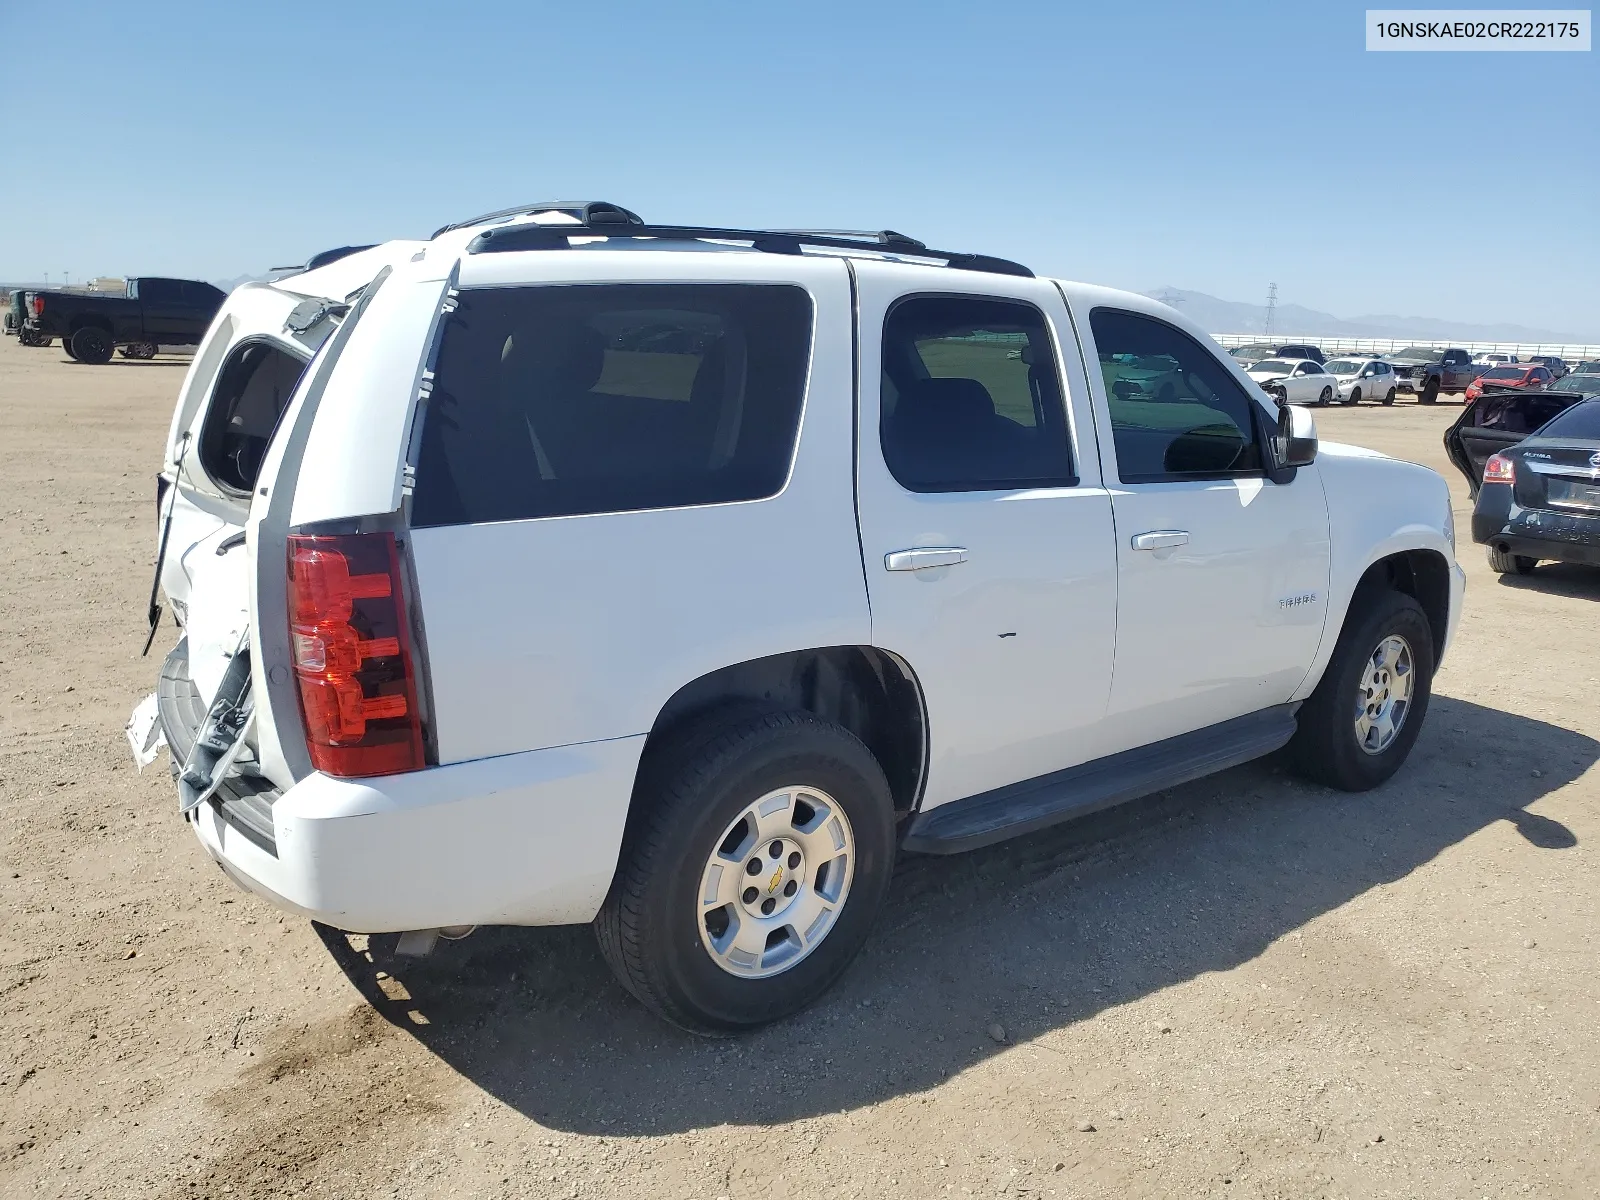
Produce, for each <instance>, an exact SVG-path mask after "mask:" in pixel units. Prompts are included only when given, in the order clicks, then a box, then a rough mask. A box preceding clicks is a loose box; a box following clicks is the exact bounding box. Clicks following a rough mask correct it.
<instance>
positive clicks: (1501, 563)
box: [1485, 546, 1539, 575]
mask: <svg viewBox="0 0 1600 1200" xmlns="http://www.w3.org/2000/svg"><path fill="white" fill-rule="evenodd" d="M1485 549H1486V550H1487V551H1488V552H1489V569H1490V570H1491V571H1497V572H1499V573H1500V574H1501V575H1510V574H1512V573H1513V572H1515V573H1516V574H1518V575H1532V574H1533V569H1534V568H1535V567H1537V566H1538V565H1539V560H1538V559H1537V558H1529V557H1528V556H1527V555H1526V554H1512V553H1511V552H1510V551H1509V550H1502V549H1501V548H1500V547H1499V546H1486V547H1485Z"/></svg>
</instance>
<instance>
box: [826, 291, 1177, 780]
mask: <svg viewBox="0 0 1600 1200" xmlns="http://www.w3.org/2000/svg"><path fill="white" fill-rule="evenodd" d="M856 270H857V277H858V288H859V292H858V301H857V311H858V313H859V322H860V328H859V342H860V395H861V406H860V428H859V430H858V434H857V442H858V444H859V447H860V460H859V467H858V472H859V479H858V486H859V489H860V501H859V502H860V522H861V549H862V555H863V559H864V562H865V567H866V577H867V589H868V592H869V594H870V596H871V601H872V637H873V641H874V643H875V644H876V645H878V646H882V647H884V648H885V649H888V650H890V651H892V652H893V653H895V654H896V655H898V656H899V657H900V658H901V659H903V660H904V661H905V662H907V663H908V664H909V665H910V667H911V669H912V670H913V672H914V673H915V674H916V677H917V679H918V680H919V682H920V684H921V687H922V691H923V695H924V698H925V701H926V704H927V710H928V719H929V723H930V727H931V756H930V760H929V763H928V776H927V785H926V790H925V794H924V798H923V802H922V807H923V809H924V810H927V809H932V808H936V807H937V806H939V805H941V804H945V803H947V802H949V801H952V800H957V799H960V798H962V797H965V796H970V795H974V794H976V793H979V792H984V791H988V790H990V789H993V788H997V787H1001V786H1003V785H1005V784H1008V783H1013V782H1016V781H1019V780H1023V779H1029V778H1033V777H1035V776H1038V775H1042V774H1046V773H1048V772H1051V771H1056V770H1060V769H1063V768H1066V767H1070V766H1075V765H1077V764H1079V763H1082V762H1086V761H1088V760H1090V759H1093V758H1097V757H1099V756H1100V755H1102V754H1104V753H1106V747H1105V745H1104V740H1103V732H1104V730H1103V727H1102V718H1103V717H1104V715H1105V709H1106V701H1107V697H1108V695H1109V688H1110V681H1111V664H1112V655H1113V652H1114V646H1115V642H1116V586H1117V585H1116V548H1115V540H1114V534H1113V529H1112V516H1111V502H1110V497H1109V495H1108V493H1107V491H1106V489H1105V487H1104V486H1103V485H1102V482H1101V479H1100V470H1099V464H1098V461H1097V459H1096V454H1095V441H1094V433H1093V428H1094V427H1093V423H1092V419H1091V417H1090V412H1089V407H1088V385H1087V380H1086V378H1085V377H1084V374H1083V369H1082V363H1081V360H1080V359H1079V357H1078V356H1077V354H1076V353H1075V345H1074V341H1073V335H1072V329H1071V324H1070V321H1069V320H1068V318H1067V313H1066V309H1065V307H1064V305H1063V303H1062V300H1061V297H1060V295H1059V293H1058V292H1057V290H1056V289H1055V288H1054V286H1053V285H1051V284H1049V283H1047V282H1044V281H1039V280H1032V279H1026V280H1025V279H1017V278H1012V277H1005V276H997V275H984V274H978V273H975V272H962V271H948V272H940V273H939V274H938V275H937V276H934V275H930V272H929V271H928V269H927V268H925V267H924V268H913V267H906V266H900V265H894V264H887V263H877V262H863V263H857V264H856ZM1160 366H1161V364H1156V363H1144V364H1140V365H1139V366H1138V367H1137V368H1136V369H1134V370H1135V374H1136V375H1137V378H1138V383H1137V386H1139V387H1146V386H1150V387H1159V383H1160V380H1161V378H1162V371H1161V369H1160Z"/></svg>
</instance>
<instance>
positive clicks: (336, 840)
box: [190, 734, 645, 933]
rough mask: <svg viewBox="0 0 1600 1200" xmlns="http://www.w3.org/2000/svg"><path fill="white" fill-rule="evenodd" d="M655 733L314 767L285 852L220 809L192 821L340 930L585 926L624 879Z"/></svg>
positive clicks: (285, 820)
mask: <svg viewBox="0 0 1600 1200" xmlns="http://www.w3.org/2000/svg"><path fill="white" fill-rule="evenodd" d="M644 741H645V738H644V735H642V734H641V735H639V736H637V737H630V738H619V739H616V740H613V741H605V742H590V743H585V744H582V745H577V746H565V747H558V748H555V749H549V750H534V751H530V752H527V753H524V754H508V755H504V756H502V757H499V758H489V759H480V760H477V761H474V762H467V763H457V764H454V765H451V766H444V767H433V768H430V769H429V770H426V771H416V772H413V773H410V774H406V775H391V776H385V777H381V778H375V779H360V780H350V779H334V778H332V777H331V776H327V775H321V774H314V775H310V776H308V777H307V778H305V779H303V780H301V781H300V782H299V783H297V784H295V786H294V787H292V788H290V789H289V790H288V791H286V792H284V793H283V795H282V796H281V797H280V798H279V799H278V800H277V802H276V803H275V804H274V805H273V806H272V820H273V824H274V842H275V846H276V851H277V852H276V854H273V853H270V852H268V851H267V850H266V849H264V848H263V847H262V846H260V845H258V844H257V843H256V842H255V841H252V840H251V839H249V838H247V837H244V836H242V835H241V834H240V831H239V830H238V829H237V828H235V827H234V826H232V825H230V824H229V823H228V822H227V821H226V820H224V819H223V818H222V816H221V815H220V814H219V813H218V812H217V811H216V809H215V808H213V807H212V806H210V805H201V806H200V807H199V808H197V809H196V810H195V811H194V812H193V813H192V814H191V816H190V822H191V824H192V825H193V827H194V832H195V835H196V836H197V837H198V838H199V839H200V844H201V845H202V846H204V847H205V849H206V852H207V853H208V854H210V855H211V857H212V858H213V859H215V860H216V862H217V863H218V864H219V865H220V866H221V867H222V869H223V870H224V871H225V872H227V874H228V875H229V876H230V877H232V878H233V879H234V881H235V882H237V883H238V884H239V885H240V886H242V887H244V888H245V889H247V890H248V891H251V892H255V893H256V894H257V895H260V896H262V897H264V898H266V899H267V900H269V901H270V902H272V903H273V904H275V905H277V906H278V907H280V908H283V909H286V910H288V911H290V912H293V913H298V914H300V915H301V916H305V917H309V918H311V919H312V920H316V921H321V922H323V923H324V924H327V925H332V926H334V927H336V928H339V929H345V930H350V931H352V932H357V933H386V932H394V931H398V930H407V929H432V928H437V927H439V926H445V925H477V924H498V925H564V924H576V923H581V922H585V921H588V920H590V919H592V918H593V917H594V915H595V913H596V912H598V911H599V908H600V904H601V902H602V901H603V900H604V899H605V895H606V892H607V890H608V889H609V888H610V886H611V877H612V875H613V873H614V872H615V870H616V864H617V856H618V854H619V852H620V850H621V846H622V833H623V827H624V825H625V823H626V821H627V813H628V803H629V799H630V797H631V795H632V792H633V780H634V773H635V771H636V769H637V767H638V762H639V755H640V753H641V752H642V750H643V748H644Z"/></svg>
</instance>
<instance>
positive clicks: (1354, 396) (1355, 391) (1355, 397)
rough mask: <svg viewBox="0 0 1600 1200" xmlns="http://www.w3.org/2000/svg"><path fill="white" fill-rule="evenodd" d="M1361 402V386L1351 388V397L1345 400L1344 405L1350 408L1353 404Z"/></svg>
mask: <svg viewBox="0 0 1600 1200" xmlns="http://www.w3.org/2000/svg"><path fill="white" fill-rule="evenodd" d="M1360 403H1361V389H1360V388H1351V389H1350V399H1348V400H1346V401H1345V402H1344V406H1345V407H1346V408H1349V407H1350V406H1351V405H1353V404H1360Z"/></svg>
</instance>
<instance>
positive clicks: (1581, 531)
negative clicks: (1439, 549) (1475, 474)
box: [1472, 484, 1600, 566]
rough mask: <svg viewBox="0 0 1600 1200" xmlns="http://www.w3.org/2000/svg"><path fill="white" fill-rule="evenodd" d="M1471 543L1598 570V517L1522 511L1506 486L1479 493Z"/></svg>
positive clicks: (1599, 528) (1536, 510) (1486, 485)
mask: <svg viewBox="0 0 1600 1200" xmlns="http://www.w3.org/2000/svg"><path fill="white" fill-rule="evenodd" d="M1472 540H1473V541H1475V542H1478V543H1480V544H1482V545H1490V546H1504V547H1505V548H1506V550H1507V551H1509V552H1510V553H1512V554H1518V555H1523V556H1525V557H1527V558H1539V559H1552V560H1554V561H1556V562H1570V563H1586V564H1588V565H1590V566H1600V515H1597V516H1592V517H1591V516H1584V515H1583V514H1581V513H1566V512H1554V511H1552V510H1550V509H1545V508H1522V507H1521V506H1519V505H1518V504H1517V503H1516V501H1515V499H1514V498H1513V496H1512V489H1511V488H1510V487H1509V486H1508V485H1506V484H1485V485H1484V486H1483V487H1482V488H1480V489H1479V491H1478V502H1477V505H1476V507H1474V509H1473V512H1472Z"/></svg>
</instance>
